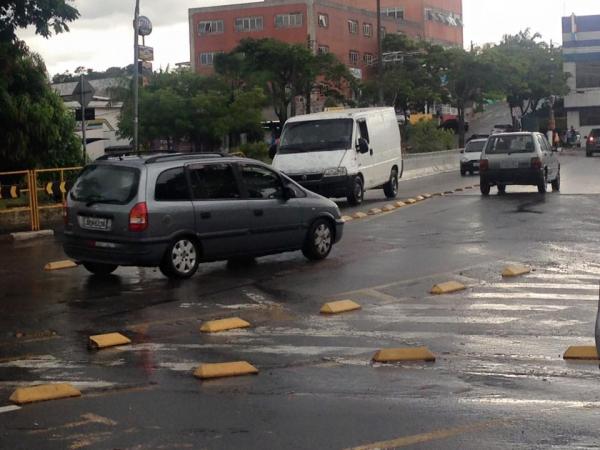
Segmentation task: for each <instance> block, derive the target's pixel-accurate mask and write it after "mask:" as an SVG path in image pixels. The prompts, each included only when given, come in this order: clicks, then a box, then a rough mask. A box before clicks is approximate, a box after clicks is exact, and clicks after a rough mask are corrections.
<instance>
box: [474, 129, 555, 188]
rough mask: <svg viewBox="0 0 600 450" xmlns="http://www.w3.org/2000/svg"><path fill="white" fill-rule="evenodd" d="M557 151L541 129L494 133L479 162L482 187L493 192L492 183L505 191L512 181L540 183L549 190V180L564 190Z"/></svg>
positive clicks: (539, 184)
mask: <svg viewBox="0 0 600 450" xmlns="http://www.w3.org/2000/svg"><path fill="white" fill-rule="evenodd" d="M557 154H558V153H557V152H556V150H555V149H554V148H552V147H551V146H550V143H549V142H548V140H547V139H546V136H544V135H543V134H541V133H529V132H521V133H500V134H494V135H492V136H490V137H489V138H488V140H487V143H486V145H485V147H484V149H483V152H482V154H481V161H480V162H479V176H480V188H481V193H482V194H483V195H489V193H490V188H491V186H494V185H495V186H497V187H498V193H499V194H504V193H505V192H506V186H508V185H533V186H537V188H538V191H539V192H540V193H545V192H546V189H547V187H548V183H551V184H552V190H553V191H559V190H560V162H559V160H558V156H557Z"/></svg>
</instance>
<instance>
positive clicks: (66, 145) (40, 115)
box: [0, 42, 82, 171]
mask: <svg viewBox="0 0 600 450" xmlns="http://www.w3.org/2000/svg"><path fill="white" fill-rule="evenodd" d="M74 130H75V118H74V117H73V114H72V113H71V112H69V111H67V110H66V108H65V106H64V103H63V101H62V99H61V98H60V97H59V96H58V95H57V94H56V93H54V92H53V91H52V90H51V89H50V86H49V85H48V80H47V79H46V68H45V66H44V63H43V61H42V59H41V58H40V57H39V56H38V55H36V54H35V53H30V52H29V50H28V49H27V47H26V46H25V45H24V44H23V43H22V42H15V43H0V161H1V163H0V171H6V170H15V169H29V168H34V167H57V166H70V165H78V164H80V163H81V158H82V155H81V151H80V148H81V147H80V143H79V140H78V139H77V137H76V136H75V134H74Z"/></svg>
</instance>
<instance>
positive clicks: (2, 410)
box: [0, 405, 21, 414]
mask: <svg viewBox="0 0 600 450" xmlns="http://www.w3.org/2000/svg"><path fill="white" fill-rule="evenodd" d="M18 409H21V407H20V406H17V405H9V406H2V407H0V414H4V413H7V412H11V411H16V410H18Z"/></svg>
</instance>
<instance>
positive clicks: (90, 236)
mask: <svg viewBox="0 0 600 450" xmlns="http://www.w3.org/2000/svg"><path fill="white" fill-rule="evenodd" d="M342 233H343V221H342V220H341V215H340V211H339V209H338V207H337V205H336V204H335V203H334V202H332V201H330V200H328V199H325V198H323V197H321V196H319V195H317V194H314V193H312V192H310V191H307V190H306V189H304V188H302V187H301V186H299V185H298V184H296V183H295V182H294V181H292V180H291V179H289V178H287V177H286V176H285V175H282V174H281V173H279V172H277V171H275V170H273V169H272V168H271V167H269V166H267V165H265V164H263V163H261V162H259V161H255V160H251V159H246V158H237V157H229V156H227V155H220V154H172V153H171V154H164V153H163V154H151V155H149V154H141V155H123V156H118V157H111V156H105V157H102V158H100V159H99V160H96V161H95V162H94V163H92V164H90V165H88V166H86V167H85V168H84V169H83V171H82V172H81V174H80V176H79V178H78V179H77V181H76V183H75V184H74V186H73V188H72V189H71V191H70V192H69V194H68V196H67V202H66V205H65V240H64V244H63V247H64V250H65V253H66V254H67V255H68V256H69V257H71V258H73V259H74V260H75V261H78V262H81V263H82V264H83V266H84V267H85V268H86V269H88V270H89V271H90V272H92V273H95V274H103V275H105V274H109V273H111V272H113V271H114V270H115V269H116V268H117V267H118V266H150V267H151V266H158V267H159V268H160V270H161V271H162V273H163V274H165V275H166V276H168V277H171V278H188V277H191V276H192V275H193V274H194V273H195V272H196V270H197V268H198V264H199V263H200V262H206V261H218V260H233V261H236V260H238V261H239V260H245V259H248V258H249V257H258V256H264V255H269V254H275V253H281V252H287V251H295V250H302V252H303V253H304V255H305V256H306V257H307V258H308V259H311V260H320V259H323V258H326V257H327V255H328V254H329V252H330V251H331V249H332V246H333V244H334V243H336V242H338V241H339V240H340V239H341V238H342Z"/></svg>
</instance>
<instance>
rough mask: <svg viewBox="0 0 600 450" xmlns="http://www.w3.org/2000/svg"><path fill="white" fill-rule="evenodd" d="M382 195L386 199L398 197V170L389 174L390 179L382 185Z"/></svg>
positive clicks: (393, 170)
mask: <svg viewBox="0 0 600 450" xmlns="http://www.w3.org/2000/svg"><path fill="white" fill-rule="evenodd" d="M383 193H384V194H385V196H386V197H387V198H396V196H397V195H398V169H396V168H394V169H392V171H391V172H390V179H389V181H388V182H387V183H385V184H384V185H383Z"/></svg>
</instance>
